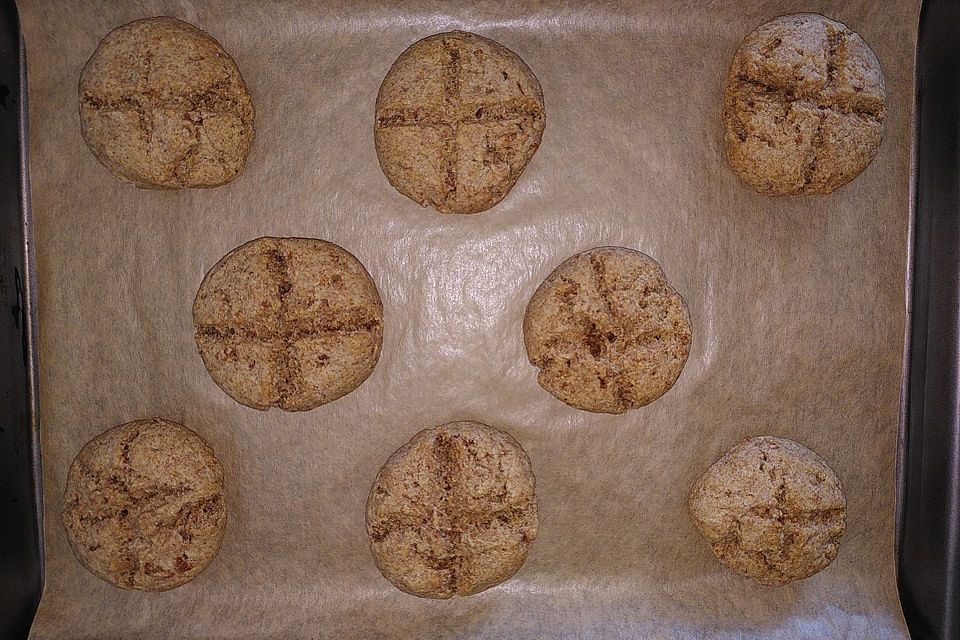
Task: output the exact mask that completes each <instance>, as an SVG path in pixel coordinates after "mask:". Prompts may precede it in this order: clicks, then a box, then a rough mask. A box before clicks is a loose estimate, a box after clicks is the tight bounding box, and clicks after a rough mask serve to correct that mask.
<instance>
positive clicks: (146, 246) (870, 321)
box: [21, 0, 918, 640]
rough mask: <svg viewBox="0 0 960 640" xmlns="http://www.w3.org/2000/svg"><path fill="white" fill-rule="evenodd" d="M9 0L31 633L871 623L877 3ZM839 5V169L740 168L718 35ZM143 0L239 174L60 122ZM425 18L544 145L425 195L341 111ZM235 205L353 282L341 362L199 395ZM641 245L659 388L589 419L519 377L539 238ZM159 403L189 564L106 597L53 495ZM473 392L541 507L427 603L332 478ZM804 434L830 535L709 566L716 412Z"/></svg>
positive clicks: (881, 353)
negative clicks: (195, 57)
mask: <svg viewBox="0 0 960 640" xmlns="http://www.w3.org/2000/svg"><path fill="white" fill-rule="evenodd" d="M883 5H885V6H878V4H877V3H875V2H869V1H867V0H860V1H854V2H840V1H833V2H828V1H825V0H823V1H820V2H801V1H794V2H787V1H783V0H778V1H760V0H751V1H749V2H743V3H739V2H737V3H735V2H720V1H709V2H699V1H698V2H693V1H684V2H669V3H664V2H648V1H638V2H635V3H624V4H615V3H588V4H581V3H573V2H539V3H512V2H503V1H496V2H494V1H482V2H480V3H468V2H464V3H462V4H460V5H455V4H453V3H450V4H445V5H443V6H442V8H441V5H439V4H438V3H434V2H410V3H402V4H401V3H395V2H383V3H379V2H369V3H355V4H347V3H344V4H340V3H323V2H278V1H274V2H264V1H254V0H250V1H248V2H190V1H188V0H183V1H180V2H173V1H168V2H164V1H157V2H152V1H147V0H144V1H141V2H119V1H117V2H92V1H90V2H80V1H67V0H63V1H57V2H42V1H41V0H29V1H23V2H21V10H22V13H23V16H22V18H23V26H24V32H25V37H26V41H27V48H28V61H29V67H30V91H31V95H30V105H31V108H30V112H31V113H30V115H31V123H30V126H31V143H32V148H31V171H32V173H33V210H34V216H35V224H36V239H37V261H38V279H39V291H40V299H39V302H40V363H41V365H40V366H41V380H40V385H41V394H42V396H41V406H42V408H41V419H42V447H43V461H44V489H45V500H46V505H45V509H46V512H45V515H46V518H45V519H46V545H47V546H46V576H47V582H46V589H45V593H44V596H43V601H42V603H41V606H40V611H39V613H38V616H37V619H36V622H35V624H34V628H33V637H34V638H91V637H96V638H100V639H105V638H154V637H155V638H173V637H177V638H201V637H203V638H211V637H218V638H234V637H242V638H276V637H286V638H327V637H330V638H424V637H444V638H467V637H471V638H473V637H482V638H507V637H538V638H543V637H552V638H575V637H617V636H621V637H632V638H678V637H683V638H687V637H690V638H700V637H703V638H730V639H733V638H737V639H740V638H765V639H766V638H782V639H788V638H789V639H791V640H794V639H797V638H811V639H813V638H816V639H818V640H819V639H824V638H881V639H883V638H905V637H906V632H905V629H904V626H903V622H902V618H901V614H900V607H899V604H898V601H897V592H896V588H895V578H894V576H895V572H894V553H893V540H894V503H895V492H894V459H895V458H894V450H895V443H896V431H897V411H898V395H899V386H900V374H901V361H902V346H903V324H904V302H903V299H904V296H903V269H904V263H905V255H906V246H905V245H906V229H907V221H906V216H907V209H908V184H909V147H910V131H911V129H910V105H911V100H912V96H913V78H912V63H913V58H914V55H913V52H914V45H915V37H916V31H917V10H918V7H917V6H914V3H911V2H893V1H890V2H886V3H883ZM796 11H816V12H820V13H824V14H825V15H828V16H830V17H832V18H835V19H838V20H840V21H842V22H844V23H846V24H847V25H849V26H850V27H851V28H853V29H854V30H856V31H858V32H859V33H860V34H861V35H862V36H863V37H864V39H865V40H866V41H867V42H868V43H869V44H870V45H871V46H872V47H873V49H874V50H875V51H876V53H877V56H878V57H879V59H880V63H881V65H882V67H883V72H884V75H885V77H886V82H887V90H888V100H887V109H888V114H887V120H886V123H887V130H886V134H885V137H884V140H883V144H882V145H881V148H880V152H879V154H878V155H877V158H876V160H875V161H874V162H873V164H872V165H871V166H870V167H869V168H868V169H867V170H866V171H865V172H864V173H863V175H861V176H860V177H859V178H858V179H857V180H855V181H854V182H852V183H851V184H849V185H847V186H846V187H843V188H841V189H840V190H839V191H837V192H835V193H833V194H831V195H829V196H820V197H791V198H779V199H775V198H769V197H765V196H761V195H758V194H756V193H754V192H753V191H751V190H749V189H748V188H746V187H744V186H743V185H742V184H741V183H739V182H738V181H737V179H736V178H735V177H734V175H733V174H732V173H731V171H730V170H729V169H728V168H727V166H726V164H725V161H724V158H723V153H722V147H721V128H720V118H719V112H720V108H721V107H720V105H721V97H722V92H723V86H724V77H725V74H726V71H727V67H728V65H729V62H730V59H731V57H732V56H733V53H734V51H735V50H736V48H737V46H738V44H739V42H740V40H741V39H742V38H743V37H744V36H745V35H746V34H747V33H748V32H749V31H751V30H752V29H753V28H754V27H755V26H757V25H758V24H760V23H762V22H764V21H766V20H768V19H770V18H772V17H774V16H776V15H778V14H783V13H791V12H796ZM162 14H165V15H171V16H175V17H178V18H182V19H184V20H187V21H190V22H192V23H194V24H196V25H198V26H199V27H201V28H203V29H204V30H206V31H208V32H209V33H210V34H212V35H213V36H214V37H216V38H217V39H218V40H219V41H220V42H221V43H222V44H223V45H224V47H225V48H226V50H227V51H228V52H230V53H231V54H232V55H233V56H234V58H235V59H236V61H237V64H238V65H239V67H240V70H241V72H242V73H243V75H244V78H245V79H246V81H247V84H248V86H249V88H250V91H251V93H252V95H253V99H254V104H255V107H256V109H257V118H256V128H257V139H256V141H255V142H254V146H253V149H252V152H251V155H250V159H249V163H248V166H247V168H246V171H245V172H244V173H243V174H242V175H241V176H240V177H239V178H238V179H237V180H236V181H235V182H233V183H231V184H229V185H227V186H224V187H221V188H218V189H214V190H194V191H143V190H138V189H135V188H133V187H132V186H129V185H126V184H123V183H120V182H119V181H117V180H116V179H114V178H113V177H112V176H111V175H110V174H109V173H108V172H107V171H106V170H105V169H104V168H103V167H101V166H100V165H99V164H98V163H97V162H96V161H95V160H94V158H93V157H92V155H91V154H90V153H89V152H88V151H87V149H86V148H85V146H84V144H83V141H82V139H81V137H80V130H79V118H78V115H77V80H78V78H79V74H80V70H81V69H82V67H83V65H84V63H85V62H86V60H87V58H88V57H89V55H90V54H91V53H92V52H93V50H94V48H95V47H96V45H97V43H98V41H99V40H100V38H102V37H103V36H104V35H105V34H106V33H107V32H108V31H110V30H111V29H113V28H114V27H116V26H119V25H121V24H123V23H125V22H128V21H130V20H133V19H136V18H141V17H146V16H152V15H162ZM454 28H461V29H468V30H471V31H475V32H478V33H480V34H482V35H486V36H490V37H493V38H495V39H496V40H498V41H500V42H501V43H503V44H504V45H506V46H508V47H510V48H511V49H513V50H514V51H516V52H517V53H518V54H520V56H522V57H523V58H524V60H525V61H526V62H527V63H528V64H529V66H530V67H531V69H533V71H534V73H536V74H537V76H538V77H539V79H540V82H541V84H542V86H543V93H544V96H545V102H546V110H547V128H546V132H545V134H544V139H543V145H542V147H541V149H540V151H539V152H538V153H537V155H536V156H535V157H534V159H533V161H532V162H531V163H530V166H529V167H528V168H527V170H526V172H525V173H524V174H523V176H522V177H521V179H520V181H519V183H518V184H517V186H516V188H515V189H514V190H513V192H512V193H511V194H510V195H509V196H508V197H507V198H506V199H505V200H504V201H503V202H502V203H501V204H500V205H499V206H497V207H496V208H495V209H493V210H491V211H489V212H486V213H482V214H477V215H473V216H463V217H457V216H441V215H439V214H437V213H435V212H433V211H431V210H428V209H421V208H420V207H418V206H417V205H415V204H413V203H412V202H410V201H409V200H407V199H405V198H404V197H402V196H400V195H399V194H398V193H396V192H395V191H394V190H393V189H392V188H391V187H390V186H389V185H388V184H387V182H386V179H385V178H384V177H383V175H382V173H381V171H380V168H379V167H378V165H377V159H376V155H375V153H374V148H373V105H374V99H375V97H376V93H377V89H378V87H379V84H380V81H381V79H382V78H383V76H384V74H385V73H386V71H387V69H388V68H389V66H390V64H391V63H392V62H393V60H394V59H395V58H396V57H397V55H398V54H399V53H400V52H401V51H403V49H404V48H406V47H407V46H408V45H409V44H411V43H412V42H414V41H415V40H417V39H418V38H421V37H423V36H426V35H429V34H432V33H436V32H439V31H445V30H450V29H454ZM262 235H296V236H311V237H318V238H323V239H326V240H330V241H333V242H336V243H338V244H340V245H342V246H343V247H345V248H347V249H348V250H349V251H351V252H352V253H354V254H355V255H356V256H357V257H358V258H359V259H360V260H361V261H363V263H364V264H365V265H366V267H367V268H368V269H369V271H370V273H371V274H372V276H373V278H374V280H375V281H376V283H377V285H378V287H379V289H380V293H381V295H382V297H383V301H384V306H385V314H386V320H385V339H384V348H383V356H382V358H381V361H380V363H379V365H378V366H377V369H376V370H375V371H374V373H373V375H372V376H371V377H370V379H369V380H368V381H367V382H366V383H364V384H363V386H361V387H360V388H359V389H358V390H357V391H356V392H354V393H352V394H350V395H349V396H347V397H345V398H343V399H341V400H338V401H336V402H334V403H332V404H329V405H326V406H323V407H320V408H318V409H315V410H313V411H310V412H307V413H300V414H285V413H282V412H280V411H277V410H271V411H269V412H267V413H260V412H257V411H254V410H252V409H247V408H245V407H242V406H240V405H238V404H236V403H235V402H233V401H232V400H230V399H229V398H228V397H227V396H226V395H225V394H224V393H223V392H221V391H220V389H219V388H218V387H217V386H216V385H215V384H214V383H213V382H212V381H211V379H210V378H209V376H208V375H207V373H206V371H205V369H204V367H203V363H202V362H201V360H200V357H199V356H198V355H197V353H196V348H195V345H194V341H193V326H192V322H191V304H192V301H193V298H194V295H195V293H196V290H197V286H198V285H199V283H200V280H201V278H202V277H203V274H204V273H205V272H206V270H207V269H208V268H209V267H211V266H212V265H213V264H214V263H215V262H216V261H217V260H218V259H219V258H220V257H221V256H222V255H223V254H225V253H226V252H227V251H229V250H230V249H232V248H234V247H236V246H237V245H239V244H241V243H243V242H245V241H247V240H250V239H252V238H256V237H258V236H262ZM598 245H624V246H628V247H633V248H636V249H639V250H641V251H644V252H646V253H648V254H650V255H651V256H653V257H654V258H656V259H657V260H658V261H659V262H660V263H661V264H662V266H663V268H664V269H665V271H666V273H667V276H668V277H669V278H670V280H671V282H672V283H673V284H674V286H675V287H676V288H677V289H678V290H679V291H680V292H681V294H682V295H683V296H684V297H685V299H686V300H687V303H688V304H689V306H690V313H691V317H692V321H693V326H694V342H693V347H692V351H691V354H690V359H689V361H688V363H687V366H686V369H685V370H684V372H683V375H682V376H681V377H680V380H679V382H678V383H677V385H676V386H675V387H674V389H673V390H672V391H670V392H669V393H668V394H667V395H665V396H664V397H663V398H661V399H660V400H658V401H657V402H655V403H653V404H652V405H650V406H648V407H645V408H642V409H639V410H636V411H633V412H630V413H628V414H625V415H622V416H608V415H595V414H589V413H585V412H581V411H577V410H575V409H572V408H569V407H567V406H565V405H563V404H562V403H560V402H559V401H557V400H555V399H554V398H553V397H552V396H550V395H549V394H547V393H546V392H544V391H543V390H541V389H540V388H539V387H538V386H537V383H536V370H535V369H534V368H533V367H532V366H531V365H530V364H528V363H527V360H526V356H525V352H524V348H523V342H522V335H521V319H522V315H523V311H524V307H525V305H526V302H527V300H528V299H529V297H530V295H531V294H532V293H533V291H534V290H535V289H536V287H537V285H538V284H539V283H540V281H541V280H542V279H543V278H544V277H545V276H546V275H547V274H548V273H549V272H550V271H551V270H552V269H553V267H554V266H556V265H557V264H558V263H560V262H561V261H562V260H563V259H565V258H566V257H568V256H570V255H571V254H573V253H575V252H577V251H580V250H582V249H586V248H589V247H594V246H598ZM155 415H159V416H163V417H165V418H168V419H172V420H176V421H179V422H182V423H184V424H186V425H187V426H189V427H191V428H193V429H195V430H197V431H198V432H200V433H201V434H202V435H203V436H204V437H206V438H207V439H208V440H209V442H210V443H211V444H212V445H213V447H214V448H215V449H216V451H217V453H218V454H219V456H220V458H221V460H222V461H223V463H224V466H225V468H226V474H227V482H228V485H227V486H228V492H229V493H228V508H229V523H228V530H227V535H226V539H225V541H224V545H223V548H222V550H221V553H220V555H219V557H218V558H217V560H216V561H215V562H214V563H213V564H212V565H211V567H210V568H209V569H208V570H207V571H206V572H205V573H203V574H201V575H200V577H198V578H197V579H196V580H195V581H194V582H193V583H191V584H189V585H187V586H184V587H182V588H179V589H176V590H173V591H170V592H166V593H162V594H147V593H137V592H131V591H123V590H120V589H117V588H114V587H112V586H110V585H108V584H107V583H105V582H101V581H100V580H98V579H97V578H95V577H93V576H92V575H91V574H89V573H87V572H86V571H85V570H84V569H83V568H82V567H81V566H80V565H79V564H78V563H77V562H76V560H74V558H73V556H72V554H71V552H70V550H69V547H68V545H67V542H66V537H65V535H64V531H63V528H62V526H61V525H60V522H59V512H60V509H61V508H62V492H63V487H64V481H65V478H66V473H67V469H68V468H69V465H70V462H71V460H72V459H73V457H74V456H75V455H76V453H77V451H78V450H79V449H80V447H81V446H83V444H84V443H85V442H86V441H87V440H89V439H90V438H92V437H94V436H95V435H97V434H99V433H100V432H102V431H103V430H105V429H107V428H109V427H111V426H113V425H115V424H118V423H121V422H126V421H128V420H132V419H135V418H141V417H151V416H155ZM460 419H472V420H479V421H482V422H485V423H488V424H491V425H494V426H497V427H500V428H503V429H506V430H507V431H509V432H510V433H511V434H513V435H514V436H515V437H516V438H517V439H518V440H519V441H520V442H521V444H523V446H524V447H525V448H526V450H527V452H528V453H529V454H530V457H531V459H532V461H533V467H534V472H535V474H536V476H537V483H538V495H539V501H540V514H541V533H540V538H539V539H538V540H537V542H536V543H535V544H534V546H533V550H532V552H531V554H530V557H529V559H528V561H527V563H526V564H525V565H524V567H523V568H522V569H521V570H520V572H519V573H518V574H517V575H516V576H515V577H514V578H513V579H512V580H510V581H508V582H506V583H504V584H502V585H500V586H499V587H496V588H493V589H491V590H489V591H487V592H485V593H482V594H480V595H477V596H472V597H469V598H465V599H457V600H453V601H428V600H422V599H417V598H414V597H411V596H408V595H405V594H403V593H401V592H399V591H397V590H396V589H394V588H393V587H392V586H390V585H389V584H388V583H387V582H386V580H384V579H383V578H382V577H381V576H380V574H379V573H378V572H377V569H376V568H375V567H374V565H373V562H372V560H371V557H370V553H369V551H368V549H367V541H366V534H365V530H364V502H365V500H366V495H367V491H368V489H369V486H370V483H371V482H372V480H373V477H374V475H375V474H376V472H377V469H378V468H379V466H380V465H381V464H382V463H383V461H384V460H385V459H386V458H387V456H388V455H389V454H390V453H391V452H393V451H394V450H395V449H396V448H397V447H399V446H400V445H401V444H403V443H404V442H406V440H407V439H409V438H410V437H411V436H412V435H413V434H414V433H416V432H417V431H419V430H421V429H423V428H425V427H429V426H433V425H436V424H441V423H444V422H448V421H451V420H460ZM760 434H776V435H783V436H787V437H790V438H793V439H796V440H798V441H800V442H802V443H803V444H806V445H807V446H810V447H811V448H813V449H814V450H816V451H817V452H819V453H820V454H821V455H822V456H823V457H824V458H826V459H827V461H828V462H829V463H830V464H831V466H832V467H833V468H834V469H835V470H836V471H837V472H838V474H839V475H840V477H841V479H842V480H843V483H844V487H845V489H846V493H847V498H848V501H849V508H848V514H847V522H848V529H847V533H846V535H845V537H844V539H843V543H842V546H841V549H840V554H839V556H838V557H837V560H836V561H835V562H834V563H833V565H831V566H830V567H829V568H828V569H827V570H826V571H824V572H822V573H820V574H818V575H816V576H814V577H812V578H810V579H808V580H804V581H801V582H798V583H794V584H793V585H790V586H787V587H782V588H766V587H761V586H758V585H755V584H753V583H752V582H750V581H748V580H746V579H744V578H741V577H739V576H737V575H734V574H732V573H730V572H728V571H726V570H724V569H723V568H722V567H721V566H720V565H719V563H717V562H716V561H715V560H714V559H713V556H712V554H711V552H710V549H709V547H708V545H707V544H706V542H705V541H704V540H703V539H701V538H700V536H699V535H698V534H697V533H696V531H695V529H694V526H693V524H692V522H691V521H690V519H689V517H688V515H687V512H686V506H685V502H686V495H687V491H688V489H689V486H690V485H691V483H692V482H693V481H694V479H695V478H696V477H697V475H698V474H699V473H700V472H701V471H703V470H704V469H705V468H706V467H707V466H708V465H709V464H710V463H711V462H713V461H714V460H715V459H716V458H717V457H718V456H719V455H721V454H722V453H723V452H724V451H725V450H727V449H728V448H729V447H731V446H733V445H734V444H735V443H736V442H737V441H739V440H740V439H741V438H743V437H744V436H748V435H760Z"/></svg>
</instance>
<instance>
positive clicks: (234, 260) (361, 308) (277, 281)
mask: <svg viewBox="0 0 960 640" xmlns="http://www.w3.org/2000/svg"><path fill="white" fill-rule="evenodd" d="M193 322H194V326H195V328H196V341H197V348H198V350H199V351H200V356H201V357H202V358H203V364H204V365H205V366H206V367H207V371H208V372H209V373H210V376H211V377H212V378H213V380H214V382H216V383H217V384H218V385H219V386H220V388H221V389H223V390H224V391H225V392H226V393H227V395H229V396H230V397H231V398H233V399H234V400H236V401H237V402H239V403H240V404H244V405H246V406H248V407H252V408H254V409H260V410H266V409H269V408H270V407H279V408H280V409H283V410H284V411H307V410H309V409H313V408H314V407H318V406H320V405H322V404H325V403H327V402H331V401H333V400H336V399H337V398H340V397H341V396H344V395H346V394H348V393H350V392H351V391H353V390H354V389H356V388H357V387H359V386H360V384H361V383H362V382H363V381H364V380H366V379H367V377H368V376H369V375H370V374H371V373H372V372H373V368H374V366H376V364H377V360H378V359H379V358H380V348H381V346H382V344H383V304H382V303H381V302H380V294H379V293H378V292H377V287H376V285H375V284H374V283H373V280H372V279H371V278H370V274H369V273H367V270H366V269H365V268H364V267H363V265H362V264H360V261H359V260H357V259H356V258H355V257H354V256H353V255H352V254H350V253H349V252H348V251H346V250H345V249H343V248H341V247H338V246H337V245H335V244H332V243H330V242H325V241H323V240H315V239H312V238H258V239H257V240H252V241H250V242H248V243H246V244H244V245H242V246H240V247H237V248H236V249H234V250H233V251H231V252H230V253H228V254H227V255H226V256H224V257H223V258H222V259H221V260H220V262H218V263H217V264H216V265H214V267H213V268H212V269H210V271H209V272H208V273H207V275H206V276H205V277H204V279H203V282H202V283H201V284H200V290H199V291H198V292H197V298H196V300H195V301H194V303H193Z"/></svg>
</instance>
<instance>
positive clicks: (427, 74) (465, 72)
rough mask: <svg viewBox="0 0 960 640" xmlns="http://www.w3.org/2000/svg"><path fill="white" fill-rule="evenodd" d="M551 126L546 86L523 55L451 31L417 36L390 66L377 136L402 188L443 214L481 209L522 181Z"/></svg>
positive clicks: (388, 170)
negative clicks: (542, 87) (545, 130)
mask: <svg viewBox="0 0 960 640" xmlns="http://www.w3.org/2000/svg"><path fill="white" fill-rule="evenodd" d="M545 122H546V120H545V116H544V112H543V93H542V92H541V91H540V83H539V82H538V81H537V78H536V76H534V75H533V72H532V71H530V69H529V67H527V65H526V64H524V62H523V60H521V59H520V57H519V56H517V54H515V53H513V52H512V51H510V50H509V49H507V48H506V47H504V46H503V45H501V44H499V43H497V42H494V41H493V40H488V39H487V38H483V37H480V36H478V35H476V34H473V33H467V32H464V31H451V32H449V33H440V34H437V35H433V36H430V37H428V38H424V39H423V40H420V41H419V42H415V43H414V44H413V45H411V46H410V48H409V49H407V50H406V51H404V52H403V53H402V54H401V55H400V57H399V58H397V61H396V62H394V63H393V66H392V67H390V71H389V72H388V73H387V76H386V78H384V80H383V84H382V85H381V86H380V92H379V94H377V105H376V124H375V126H374V140H375V142H376V148H377V158H379V160H380V168H381V169H383V173H384V175H386V177H387V180H389V181H390V184H391V185H393V187H394V188H395V189H396V190H397V191H399V192H400V193H402V194H403V195H405V196H407V197H408V198H410V199H411V200H413V201H415V202H417V203H419V204H420V205H421V206H424V207H426V206H431V207H433V208H434V209H436V210H437V211H439V212H440V213H477V212H479V211H485V210H487V209H489V208H490V207H492V206H494V205H496V204H497V203H498V202H500V201H501V200H503V198H504V197H505V196H506V195H507V193H509V192H510V189H512V188H513V185H514V184H516V182H517V179H518V178H519V177H520V173H521V172H522V171H523V169H524V168H525V167H526V166H527V163H528V162H530V159H531V158H532V157H533V154H534V153H535V152H536V150H537V148H538V147H539V146H540V139H541V137H542V135H543V128H544V125H545Z"/></svg>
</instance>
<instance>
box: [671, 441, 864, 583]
mask: <svg viewBox="0 0 960 640" xmlns="http://www.w3.org/2000/svg"><path fill="white" fill-rule="evenodd" d="M688 505H689V509H690V514H691V515H692V516H693V520H694V522H695V523H696V525H697V528H698V529H699V530H700V532H701V533H702V534H703V535H704V536H705V537H706V538H707V540H709V541H710V545H711V546H712V547H713V553H714V555H716V556H717V558H718V559H719V560H720V562H722V563H723V564H724V565H726V566H727V567H729V568H731V569H733V570H734V571H736V572H738V573H742V574H743V575H746V576H749V577H751V578H753V579H754V580H756V581H757V582H759V583H761V584H765V585H770V586H780V585H784V584H788V583H790V582H793V581H794V580H800V579H802V578H806V577H809V576H811V575H813V574H815V573H817V572H818V571H822V570H823V569H825V568H826V567H827V566H828V565H829V564H830V563H831V562H833V559H834V558H835V557H836V556H837V550H838V548H839V545H840V538H841V537H842V536H843V532H844V527H845V513H846V505H847V503H846V499H845V498H844V496H843V487H842V486H841V484H840V479H839V478H838V477H837V475H836V474H835V473H834V472H833V470H832V469H830V467H829V466H827V463H826V462H824V461H823V459H822V458H820V456H818V455H817V454H815V453H814V452H813V451H811V450H810V449H807V448H806V447H804V446H803V445H801V444H798V443H796V442H793V441H792V440H787V439H786V438H776V437H773V436H761V437H757V438H747V439H745V440H743V441H742V442H741V443H740V444H738V445H737V446H735V447H734V448H733V449H731V450H730V451H728V452H727V453H726V454H725V455H724V456H723V457H722V458H720V460H718V461H717V462H716V463H714V464H713V465H712V466H711V467H710V468H709V469H707V471H706V472H705V473H704V474H703V475H702V476H700V478H699V479H698V480H697V482H696V483H695V484H694V485H693V489H692V490H691V491H690V497H689V499H688Z"/></svg>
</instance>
